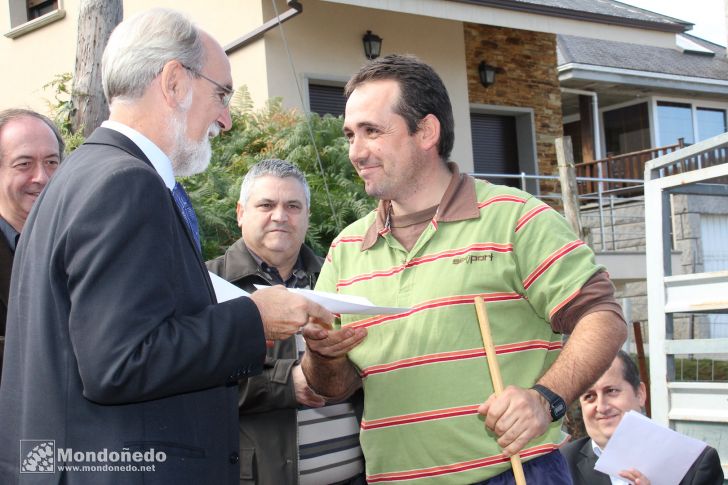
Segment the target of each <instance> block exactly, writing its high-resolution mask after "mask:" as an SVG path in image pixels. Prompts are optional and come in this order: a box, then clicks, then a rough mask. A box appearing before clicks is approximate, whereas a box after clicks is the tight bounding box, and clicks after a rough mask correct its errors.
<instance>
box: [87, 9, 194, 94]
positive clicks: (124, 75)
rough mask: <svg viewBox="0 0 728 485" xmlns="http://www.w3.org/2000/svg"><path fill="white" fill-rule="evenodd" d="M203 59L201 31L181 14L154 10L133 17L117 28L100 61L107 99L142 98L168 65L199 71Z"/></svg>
mask: <svg viewBox="0 0 728 485" xmlns="http://www.w3.org/2000/svg"><path fill="white" fill-rule="evenodd" d="M204 57H205V50H204V48H203V45H202V38H201V35H200V31H199V30H198V29H197V27H195V25H194V24H193V23H192V22H191V21H190V20H189V19H188V18H187V17H185V16H184V15H182V14H181V13H179V12H177V11H175V10H171V9H166V8H153V9H151V10H147V11H145V12H142V13H139V14H137V15H134V16H133V17H131V18H129V19H127V20H125V21H123V22H122V23H120V24H119V25H118V26H117V27H116V28H115V29H114V31H113V32H112V33H111V37H109V42H108V44H107V45H106V49H105V50H104V55H103V57H102V59H101V82H102V84H103V87H104V95H105V96H106V100H107V101H108V102H109V104H111V102H112V101H113V100H114V98H121V99H124V100H135V99H139V98H140V97H142V96H143V95H144V92H145V91H146V89H147V87H149V85H150V84H151V83H152V81H153V80H154V78H156V77H157V76H158V75H159V73H160V72H162V69H163V68H164V65H165V64H166V63H167V62H169V61H172V60H175V59H176V60H178V61H179V62H180V63H182V65H184V66H185V67H187V68H189V69H191V70H193V71H195V72H199V71H201V70H202V66H203V64H204V60H205V59H204Z"/></svg>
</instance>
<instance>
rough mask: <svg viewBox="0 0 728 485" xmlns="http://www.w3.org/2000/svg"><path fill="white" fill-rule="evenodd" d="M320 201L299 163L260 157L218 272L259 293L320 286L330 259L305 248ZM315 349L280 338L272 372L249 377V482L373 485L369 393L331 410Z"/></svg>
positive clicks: (244, 475) (216, 263) (245, 404)
mask: <svg viewBox="0 0 728 485" xmlns="http://www.w3.org/2000/svg"><path fill="white" fill-rule="evenodd" d="M310 206H311V192H310V189H309V187H308V182H306V177H305V176H304V175H303V173H302V172H301V171H300V170H299V169H298V168H296V167H295V166H294V165H292V164H291V163H289V162H286V161H284V160H263V161H261V162H258V163H256V164H255V165H253V166H252V167H250V170H248V173H247V174H246V175H245V178H244V179H243V183H242V186H241V188H240V200H239V201H238V203H237V207H236V212H237V219H238V226H240V229H241V230H242V237H241V238H240V239H238V240H237V241H236V242H235V243H234V244H233V245H232V246H230V248H228V250H227V251H226V252H225V254H224V255H222V256H220V257H218V258H216V259H214V260H212V261H208V262H207V267H208V269H209V270H210V271H212V272H213V273H215V274H217V275H218V276H220V277H222V278H224V279H226V280H227V281H229V282H231V283H233V284H234V285H236V286H237V287H239V288H242V289H243V290H245V291H248V292H250V293H252V292H254V291H256V287H255V285H266V286H268V285H283V286H285V287H287V288H311V289H312V288H313V286H314V285H315V284H316V279H317V278H318V275H319V272H320V271H321V265H322V264H323V259H322V258H320V257H319V256H317V255H316V254H315V253H314V252H313V250H312V249H311V248H309V247H308V246H306V245H305V244H304V240H305V238H306V231H307V230H308V219H309V208H310ZM305 348H306V346H305V343H304V341H303V337H301V335H300V334H297V335H295V337H290V338H288V339H285V340H280V341H277V342H276V343H275V345H274V346H273V347H272V348H270V349H268V353H267V356H266V359H265V365H264V368H263V372H262V374H260V375H258V376H255V377H251V378H249V379H246V380H244V381H241V383H240V403H239V404H240V456H241V460H240V483H241V484H253V483H255V484H257V485H286V484H297V483H299V484H301V485H307V484H309V485H324V484H328V483H337V484H342V485H343V484H347V485H355V484H362V485H363V484H364V478H363V474H362V471H363V458H362V454H361V448H360V447H359V423H358V420H357V418H356V416H357V415H361V409H360V408H361V394H360V393H359V394H357V395H355V396H354V397H353V399H352V400H348V401H344V402H340V403H335V404H331V405H328V406H327V405H326V401H325V400H324V398H323V397H321V396H319V395H318V394H316V393H315V392H314V391H313V390H312V389H311V388H310V387H308V382H307V381H306V378H305V377H304V375H303V372H302V371H301V365H300V361H299V358H300V356H301V355H302V354H303V352H304V350H305Z"/></svg>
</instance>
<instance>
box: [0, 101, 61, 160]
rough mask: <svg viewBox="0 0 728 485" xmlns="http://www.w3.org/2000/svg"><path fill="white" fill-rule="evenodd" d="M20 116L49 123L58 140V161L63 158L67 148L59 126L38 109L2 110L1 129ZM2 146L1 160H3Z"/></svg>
mask: <svg viewBox="0 0 728 485" xmlns="http://www.w3.org/2000/svg"><path fill="white" fill-rule="evenodd" d="M20 118H36V119H38V120H40V121H42V122H43V123H45V124H46V125H48V128H50V129H51V131H52V132H53V135H54V136H55V137H56V141H57V142H58V161H59V162H60V161H62V160H63V152H64V151H65V149H66V142H65V141H63V137H62V136H61V132H60V131H59V130H58V127H57V126H56V124H55V123H53V121H51V119H50V118H48V117H47V116H45V115H42V114H40V113H38V112H36V111H33V110H30V109H25V108H9V109H4V110H2V111H0V131H2V129H3V127H4V126H5V125H7V124H8V123H10V122H11V121H13V120H17V119H20ZM2 153H3V151H2V147H0V160H2Z"/></svg>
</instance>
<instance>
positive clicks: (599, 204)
mask: <svg viewBox="0 0 728 485" xmlns="http://www.w3.org/2000/svg"><path fill="white" fill-rule="evenodd" d="M471 175H472V176H473V177H475V178H479V179H483V180H487V181H494V180H509V181H518V183H519V187H520V189H521V190H523V191H525V192H529V190H528V181H530V180H536V181H538V182H541V181H557V182H558V181H560V178H559V176H558V175H532V174H527V173H525V172H521V173H520V174H502V173H500V174H496V173H471ZM576 181H577V183H579V182H581V183H591V184H594V185H595V186H596V187H597V191H596V192H595V193H586V194H581V193H580V194H579V195H578V199H579V205H580V206H582V207H585V208H588V209H591V208H593V209H596V211H597V212H598V218H599V221H598V225H599V236H600V246H601V250H602V251H606V250H608V249H609V248H608V247H607V241H610V240H611V243H612V244H611V246H612V247H611V249H616V248H617V242H618V241H617V236H616V232H615V216H614V214H615V203H616V201H617V200H619V199H618V198H621V197H623V196H624V194H626V193H633V194H636V193H639V194H641V193H642V187H643V185H644V179H641V178H640V179H623V178H599V177H576ZM609 184H612V186H614V187H615V188H612V189H604V187H607V186H609ZM616 184H619V185H616ZM539 185H540V184H539ZM534 195H536V196H537V197H539V198H540V199H544V200H548V199H552V200H561V199H562V196H561V194H560V193H539V194H534ZM630 200H640V201H642V200H643V197H642V196H641V195H639V196H633V197H632V198H631V199H630ZM606 208H609V214H608V215H607V214H606ZM584 217H588V216H586V215H582V218H584ZM607 218H609V221H607ZM608 228H609V229H608ZM608 230H609V231H610V236H611V237H609V238H608V237H607V231H608ZM641 237H642V238H643V237H644V233H643V234H641Z"/></svg>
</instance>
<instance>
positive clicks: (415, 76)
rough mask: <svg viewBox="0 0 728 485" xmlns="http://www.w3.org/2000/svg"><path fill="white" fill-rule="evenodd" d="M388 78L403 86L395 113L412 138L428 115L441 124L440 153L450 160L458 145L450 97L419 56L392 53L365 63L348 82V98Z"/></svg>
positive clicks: (346, 93) (438, 149)
mask: <svg viewBox="0 0 728 485" xmlns="http://www.w3.org/2000/svg"><path fill="white" fill-rule="evenodd" d="M387 79H391V80H394V81H397V83H398V84H399V89H400V98H399V101H398V103H397V105H396V106H395V107H394V111H395V113H397V114H398V115H400V116H402V117H403V118H404V119H405V121H406V122H407V129H408V130H409V134H410V135H412V134H413V133H416V132H417V130H418V129H419V123H420V121H421V120H422V118H424V117H425V116H427V115H428V114H432V115H434V116H435V117H436V118H437V119H438V120H439V121H440V140H439V141H438V144H437V153H438V154H439V155H440V158H442V159H443V160H444V161H447V160H448V159H449V158H450V153H451V152H452V147H453V145H454V143H455V121H454V119H453V114H452V105H451V104H450V97H449V96H448V94H447V89H446V88H445V84H444V83H443V82H442V79H440V76H438V75H437V73H436V72H435V70H434V69H432V67H430V66H429V65H427V64H425V63H424V62H422V61H421V60H420V59H418V58H417V57H415V56H412V55H398V54H391V55H388V56H385V57H380V58H378V59H375V60H373V61H371V62H369V63H367V64H365V65H364V66H362V68H361V69H359V71H358V72H357V73H356V74H354V75H353V76H352V77H351V79H349V82H348V83H346V88H345V89H344V95H345V96H346V98H347V99H348V98H349V96H350V95H351V93H352V92H353V91H354V90H355V89H356V88H357V87H358V86H360V85H362V84H364V83H366V82H369V81H380V80H387Z"/></svg>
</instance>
